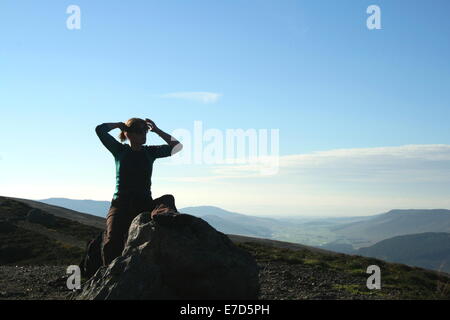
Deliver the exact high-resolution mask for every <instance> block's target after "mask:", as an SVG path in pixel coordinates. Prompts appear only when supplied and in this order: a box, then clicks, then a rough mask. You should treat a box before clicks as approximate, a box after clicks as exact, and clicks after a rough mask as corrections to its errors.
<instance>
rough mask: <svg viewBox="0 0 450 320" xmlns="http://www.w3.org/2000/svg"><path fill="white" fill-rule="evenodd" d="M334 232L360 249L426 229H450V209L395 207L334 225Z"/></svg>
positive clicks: (448, 230) (434, 230)
mask: <svg viewBox="0 0 450 320" xmlns="http://www.w3.org/2000/svg"><path fill="white" fill-rule="evenodd" d="M331 231H333V232H335V233H336V234H338V235H340V236H341V237H343V238H345V239H347V240H351V241H352V243H353V244H354V246H355V247H356V248H359V247H366V246H370V245H373V244H375V243H376V242H379V241H381V240H384V239H388V238H392V237H395V236H400V235H406V234H417V233H424V232H450V210H446V209H430V210H425V209H423V210H422V209H417V210H415V209H414V210H391V211H389V212H387V213H384V214H380V215H377V216H374V217H373V218H371V219H366V220H364V221H359V222H354V223H349V224H344V225H340V226H336V227H333V228H332V229H331Z"/></svg>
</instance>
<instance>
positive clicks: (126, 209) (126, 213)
mask: <svg viewBox="0 0 450 320" xmlns="http://www.w3.org/2000/svg"><path fill="white" fill-rule="evenodd" d="M160 204H165V205H167V206H168V207H169V208H172V209H174V210H175V211H176V212H178V210H177V208H176V207H175V198H174V197H173V195H171V194H165V195H163V196H161V197H159V198H156V199H152V198H151V196H149V197H138V196H119V197H117V198H116V199H113V200H111V207H110V208H109V212H108V215H107V217H106V232H105V236H104V239H103V245H102V259H103V265H106V266H107V265H109V264H110V263H111V262H112V261H113V260H114V259H115V258H117V257H118V256H120V255H121V254H122V251H123V248H124V245H125V241H126V239H127V236H128V229H129V228H130V225H131V222H132V221H133V219H134V218H135V217H136V216H137V215H138V214H140V213H142V212H143V211H148V212H152V211H153V209H154V208H156V207H157V206H159V205H160Z"/></svg>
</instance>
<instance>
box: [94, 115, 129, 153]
mask: <svg viewBox="0 0 450 320" xmlns="http://www.w3.org/2000/svg"><path fill="white" fill-rule="evenodd" d="M116 128H119V129H121V130H124V129H125V124H124V123H123V122H105V123H102V124H100V125H98V126H97V127H95V132H96V133H97V136H98V137H99V139H100V141H101V142H102V143H103V145H104V146H105V147H106V149H108V150H109V151H110V152H111V153H112V154H113V155H114V156H115V155H116V154H117V153H118V152H119V151H120V148H122V144H121V143H120V142H119V141H117V140H116V139H115V138H114V137H113V136H111V135H110V134H109V133H108V132H109V131H111V130H113V129H116Z"/></svg>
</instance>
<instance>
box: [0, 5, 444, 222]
mask: <svg viewBox="0 0 450 320" xmlns="http://www.w3.org/2000/svg"><path fill="white" fill-rule="evenodd" d="M72 4H74V5H78V6H79V7H80V9H81V29H80V30H68V29H67V27H66V20H67V18H68V17H69V15H68V14H67V13H66V9H67V7H68V6H69V5H72ZM372 4H376V5H378V6H379V7H380V8H381V23H382V29H381V30H368V28H367V27H366V19H367V18H368V16H369V15H368V14H367V13H366V9H367V7H368V6H369V5H372ZM449 13H450V3H449V2H448V1H446V0H442V1H441V0H433V1H422V0H420V1H417V0H414V1H403V0H390V1H378V0H375V1H356V0H354V1H331V0H328V1H290V0H284V1H256V0H252V1H250V0H240V1H237V0H232V1H224V0H218V1H196V0H192V1H181V0H178V1H131V2H124V1H100V0H96V1H92V0H90V1H82V0H73V1H22V0H15V1H11V0H2V1H1V2H0V39H1V42H0V115H1V119H2V125H1V126H0V132H1V133H2V137H3V139H2V141H1V143H0V146H1V148H0V194H1V195H7V196H14V197H23V198H30V199H43V198H48V197H68V198H74V199H94V200H110V199H111V197H112V194H113V191H114V162H113V158H112V156H111V155H110V154H109V153H108V151H107V150H106V149H104V148H103V146H102V145H101V143H100V142H99V140H98V138H97V136H96V135H95V132H94V128H95V126H96V125H97V124H100V123H102V122H118V121H125V120H127V119H128V118H131V117H141V118H144V117H147V118H151V119H153V120H154V121H155V122H156V124H157V125H158V126H159V127H160V128H161V129H163V130H164V131H166V132H168V133H172V132H173V131H174V130H177V129H186V130H189V131H191V132H193V128H194V122H195V121H201V122H202V124H203V127H204V128H214V129H217V130H220V131H222V132H225V130H227V129H238V128H240V129H244V130H247V129H251V128H254V129H267V130H270V129H279V156H280V170H279V172H278V173H277V174H274V175H270V176H261V175H260V174H258V173H257V172H256V171H255V170H254V168H253V167H250V166H245V165H242V166H239V165H238V166H210V165H205V164H185V165H176V164H173V163H171V160H172V159H160V160H158V161H157V162H156V163H155V166H154V173H153V179H152V181H153V187H152V190H153V194H154V196H159V195H162V194H164V193H172V194H174V196H175V197H176V199H177V203H178V206H179V207H183V206H191V205H217V206H220V207H222V208H225V209H229V210H233V211H237V212H242V213H247V214H255V215H366V214H375V213H379V212H383V211H387V210H390V209H393V208H436V207H439V208H450V200H449V199H450V197H449V196H450V194H449V193H450V192H449V190H450V188H449V187H450V176H449V173H448V172H449V169H450V151H449V145H450V143H449V141H450V130H448V121H449V119H450V105H449V103H450V90H449V89H450V59H448V57H449V56H450V37H449V36H450V20H449V19H448V14H449ZM199 93H200V94H199ZM209 96H212V97H215V98H214V99H212V101H210V102H205V100H202V98H206V97H209ZM118 133H119V132H118V130H114V131H111V134H112V135H114V136H115V137H117V135H118ZM147 143H148V144H162V143H164V142H163V140H161V139H160V138H159V137H157V136H156V135H154V134H152V133H150V134H149V135H148V137H147Z"/></svg>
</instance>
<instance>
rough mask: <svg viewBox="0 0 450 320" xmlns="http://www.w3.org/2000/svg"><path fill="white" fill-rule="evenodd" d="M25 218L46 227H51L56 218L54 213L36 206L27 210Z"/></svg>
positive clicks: (54, 223)
mask: <svg viewBox="0 0 450 320" xmlns="http://www.w3.org/2000/svg"><path fill="white" fill-rule="evenodd" d="M27 220H28V221H29V222H32V223H38V224H41V225H44V226H46V227H53V226H55V225H56V218H55V216H54V215H52V214H50V213H47V212H44V211H42V210H40V209H37V208H33V209H31V210H30V211H28V213H27Z"/></svg>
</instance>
